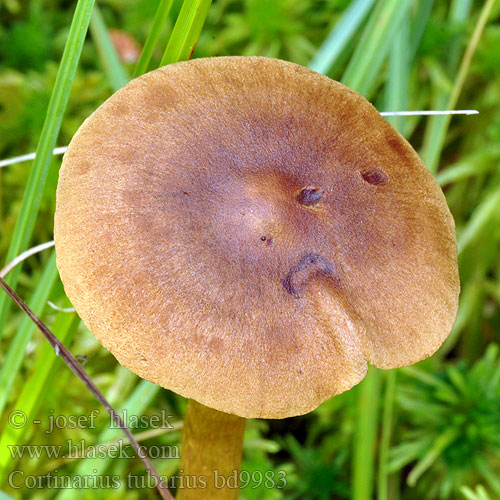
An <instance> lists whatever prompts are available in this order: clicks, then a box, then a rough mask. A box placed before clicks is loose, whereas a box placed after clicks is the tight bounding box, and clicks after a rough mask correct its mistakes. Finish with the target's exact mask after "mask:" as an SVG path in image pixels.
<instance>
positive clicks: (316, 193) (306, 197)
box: [297, 187, 325, 207]
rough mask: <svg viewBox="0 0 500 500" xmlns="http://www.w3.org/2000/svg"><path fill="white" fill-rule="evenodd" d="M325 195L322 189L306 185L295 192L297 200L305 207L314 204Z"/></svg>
mask: <svg viewBox="0 0 500 500" xmlns="http://www.w3.org/2000/svg"><path fill="white" fill-rule="evenodd" d="M324 197H325V195H324V193H323V191H321V189H319V188H314V187H306V188H304V189H301V190H300V191H299V192H298V194H297V201H298V202H299V203H300V204H301V205H304V206H306V207H309V206H311V205H316V204H317V203H319V202H320V201H321V200H322V199H323V198H324Z"/></svg>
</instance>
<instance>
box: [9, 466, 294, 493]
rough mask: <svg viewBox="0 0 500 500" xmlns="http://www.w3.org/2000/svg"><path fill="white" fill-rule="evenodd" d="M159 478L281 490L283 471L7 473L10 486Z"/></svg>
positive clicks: (144, 483)
mask: <svg viewBox="0 0 500 500" xmlns="http://www.w3.org/2000/svg"><path fill="white" fill-rule="evenodd" d="M180 472H181V473H182V471H180ZM159 481H161V482H162V484H163V485H164V486H166V487H167V488H172V489H173V488H176V489H177V490H179V489H205V488H207V487H209V486H211V487H215V488H217V489H220V488H230V489H236V488H240V489H243V488H252V489H256V488H259V487H264V488H267V489H283V488H285V487H286V485H287V479H286V472H285V471H284V470H278V471H271V470H268V471H264V472H262V471H258V470H257V471H253V472H249V471H246V470H242V471H238V470H234V471H233V472H232V473H231V474H229V475H223V474H221V473H220V472H219V471H218V470H215V471H214V473H213V476H210V477H209V476H205V475H199V476H189V475H186V476H183V475H173V476H169V477H167V476H160V477H159V479H158V478H156V477H154V476H153V475H152V474H151V473H150V471H149V470H148V471H146V473H145V474H144V475H140V476H138V475H134V474H132V473H128V474H127V475H126V476H125V477H124V478H122V477H120V476H117V475H100V474H97V469H93V474H86V475H79V474H75V475H62V474H58V470H57V469H56V470H54V471H53V472H48V473H47V474H43V475H39V476H35V475H29V474H25V473H24V471H22V470H15V471H12V472H11V473H10V474H9V478H8V482H9V485H10V487H11V488H14V489H21V488H26V489H80V490H84V489H118V488H120V487H122V485H125V486H126V487H127V488H129V489H145V488H156V487H157V486H158V483H159Z"/></svg>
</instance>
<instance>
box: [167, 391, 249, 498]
mask: <svg viewBox="0 0 500 500" xmlns="http://www.w3.org/2000/svg"><path fill="white" fill-rule="evenodd" d="M183 429H184V430H183V434H182V443H181V462H180V476H181V481H180V485H179V486H180V488H179V489H178V493H177V496H176V498H177V500H199V499H207V498H210V499H213V500H234V499H236V498H238V494H239V481H238V477H239V471H240V466H241V453H242V448H243V433H244V431H245V419H244V418H241V417H238V416H236V415H230V414H228V413H223V412H220V411H217V410H214V409H212V408H208V407H207V406H203V405H201V404H200V403H197V402H196V401H194V400H193V399H190V400H189V402H188V406H187V410H186V415H185V417H184V428H183Z"/></svg>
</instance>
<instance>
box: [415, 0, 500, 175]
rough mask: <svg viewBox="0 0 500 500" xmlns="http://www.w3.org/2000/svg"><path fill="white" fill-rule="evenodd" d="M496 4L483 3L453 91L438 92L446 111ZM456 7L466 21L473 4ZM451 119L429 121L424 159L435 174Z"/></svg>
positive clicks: (453, 102) (454, 99)
mask: <svg viewBox="0 0 500 500" xmlns="http://www.w3.org/2000/svg"><path fill="white" fill-rule="evenodd" d="M462 3H463V4H464V5H463V6H461V4H462ZM494 3H495V0H486V2H485V3H484V5H483V8H482V10H481V13H480V15H479V19H478V21H477V23H476V26H475V28H474V32H473V33H472V36H471V38H470V40H469V43H468V45H467V49H466V51H465V54H464V57H463V59H462V62H461V64H460V68H459V70H458V73H457V75H456V78H455V82H454V85H453V88H452V91H451V93H450V94H449V95H448V94H447V93H445V92H442V91H441V92H439V93H438V95H437V97H436V98H435V101H434V103H435V105H436V106H438V107H444V108H446V109H454V108H455V106H456V104H457V101H458V97H459V95H460V92H461V91H462V87H463V85H464V83H465V79H466V77H467V73H468V70H469V67H470V63H471V61H472V57H473V55H474V53H475V51H476V48H477V45H478V43H479V40H480V39H481V36H482V34H483V31H484V28H485V26H486V23H487V22H488V18H489V16H490V14H491V10H492V8H493V5H494ZM455 4H456V5H459V6H461V8H457V14H456V16H457V20H460V21H462V22H465V21H466V20H467V17H468V13H469V10H470V2H468V1H465V2H455ZM467 7H468V8H467ZM458 16H460V17H458ZM456 43H457V44H458V43H459V42H458V41H457V42H456ZM456 50H458V49H456V48H455V46H454V45H453V46H452V47H450V53H451V54H453V53H456V52H455V51H456ZM450 120H451V117H450V116H435V117H432V118H431V119H430V120H429V122H428V125H427V128H426V131H425V135H424V142H423V145H422V153H421V156H422V159H423V160H424V162H425V163H426V165H427V167H428V168H429V170H430V171H431V172H433V173H434V172H436V170H437V167H438V164H439V159H440V157H441V151H442V149H443V147H444V143H445V138H446V133H447V131H448V127H449V124H450Z"/></svg>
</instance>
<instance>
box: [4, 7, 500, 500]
mask: <svg viewBox="0 0 500 500" xmlns="http://www.w3.org/2000/svg"><path fill="white" fill-rule="evenodd" d="M168 3H169V2H165V1H163V2H161V4H160V2H159V0H102V1H99V2H98V5H99V9H100V10H99V12H98V13H96V12H94V16H93V17H92V20H91V22H90V31H89V33H88V35H87V36H86V37H85V40H84V44H83V48H82V51H81V57H80V60H79V62H78V55H79V50H78V47H77V43H76V42H75V44H74V46H73V53H72V55H71V58H70V59H68V60H67V61H66V63H63V64H62V65H61V68H62V69H61V73H60V77H59V83H56V75H57V72H58V68H59V66H60V62H61V57H62V54H63V50H64V47H65V44H66V41H67V39H68V35H69V37H70V39H71V36H72V35H71V34H70V25H71V22H72V19H73V15H74V12H75V6H76V2H74V1H64V0H45V1H36V0H29V1H28V0H25V1H21V0H3V1H0V159H2V158H8V157H12V156H16V155H21V154H24V153H27V152H31V151H35V150H36V149H37V147H38V151H39V152H41V153H43V154H40V155H39V159H37V162H38V163H37V162H29V163H16V164H13V165H9V166H5V167H2V168H0V235H1V240H0V256H1V260H2V265H3V262H4V261H10V260H11V258H12V256H15V255H17V254H18V253H19V252H20V251H22V250H25V249H26V248H28V247H31V246H33V245H36V244H39V243H42V242H45V241H48V240H51V239H52V231H53V222H52V219H53V213H54V208H55V189H56V184H57V175H58V168H59V166H60V157H54V158H52V159H50V160H49V158H51V157H50V155H49V151H50V150H51V149H52V147H53V145H54V144H55V143H56V141H57V145H59V146H62V145H66V144H68V142H69V141H70V139H71V137H72V135H73V134H74V133H75V131H76V130H77V128H78V127H79V125H80V124H81V123H82V121H83V120H84V119H85V118H86V117H87V116H88V115H89V114H90V113H91V112H92V111H93V110H94V109H95V108H96V107H97V106H99V104H101V103H102V102H103V101H104V100H105V99H106V98H107V97H109V96H110V95H111V93H112V92H113V91H114V90H116V89H117V88H119V87H120V86H122V85H123V84H124V83H125V82H126V81H127V80H128V79H129V78H130V77H131V76H132V75H134V74H139V73H141V72H142V71H143V70H145V69H153V68H155V67H158V66H159V65H160V63H161V61H162V60H163V61H173V60H177V59H182V58H186V57H188V56H189V54H190V52H191V49H190V47H191V46H190V45H189V43H186V44H185V45H184V46H182V47H181V45H180V43H181V42H180V41H179V40H181V38H182V34H183V32H182V30H179V31H178V32H177V33H175V30H174V29H173V28H174V24H175V22H176V19H177V17H178V15H179V13H182V11H181V8H182V5H183V3H182V1H180V0H175V1H174V2H173V5H172V7H171V9H170V10H169V9H167V7H169V6H168V5H167V4H168ZM80 4H81V5H83V4H86V5H87V7H89V6H90V7H91V4H92V2H91V1H86V2H85V1H84V0H81V2H80ZM185 4H186V5H187V7H186V5H185V8H189V7H192V8H194V7H195V6H196V4H199V5H198V6H201V7H202V9H201V10H199V11H197V12H198V13H197V14H196V16H195V21H196V22H197V23H198V24H199V29H201V25H202V24H203V21H204V20H205V15H204V11H203V7H205V8H206V7H208V6H210V7H209V9H208V14H207V16H206V21H205V25H204V27H203V30H202V32H201V36H200V37H199V40H198V43H197V45H196V48H195V50H194V54H193V57H205V56H219V55H265V56H271V57H279V58H282V59H286V60H290V61H293V62H296V63H299V64H302V65H306V66H310V67H311V68H313V69H315V70H317V71H320V72H323V73H325V74H327V75H329V76H330V77H332V78H334V79H337V80H341V81H343V82H344V83H345V84H346V85H348V86H350V87H352V88H354V89H356V90H358V91H359V92H361V93H362V94H363V95H365V97H367V98H368V99H369V100H371V101H372V102H373V103H374V104H375V105H376V106H377V108H378V109H379V110H380V111H384V110H415V109H422V110H427V109H435V110H436V109H449V108H453V107H455V108H457V109H477V110H479V111H480V114H479V115H474V116H457V117H453V118H452V119H449V118H441V117H438V118H428V117H408V118H392V119H391V121H392V123H393V124H394V125H395V126H396V127H397V128H398V129H399V130H400V132H401V133H403V134H404V135H405V136H406V137H407V138H408V140H409V141H410V142H411V144H412V145H413V146H414V148H415V149H416V150H417V151H418V152H419V153H420V155H421V156H422V158H423V159H424V161H425V162H426V164H427V165H428V167H429V169H430V170H431V172H432V173H433V174H434V175H435V176H436V178H437V180H438V182H439V183H440V184H441V186H442V187H443V190H444V192H445V194H446V197H447V199H448V203H449V205H450V208H451V211H452V213H453V215H454V217H455V221H456V226H457V236H458V242H459V265H460V274H461V281H462V294H461V299H460V310H459V315H458V318H457V322H456V324H455V327H454V329H453V331H452V333H451V335H450V337H449V339H448V340H447V342H446V343H445V345H444V346H443V348H442V349H441V350H440V351H439V352H438V353H437V354H436V355H435V356H433V357H432V358H431V359H429V360H426V361H424V362H422V363H420V364H418V365H416V366H413V367H409V368H402V369H398V370H393V371H390V372H382V371H380V370H375V369H371V370H370V373H369V375H368V377H367V379H366V380H365V381H364V382H363V383H362V384H360V385H359V386H357V387H355V388H354V389H352V390H351V391H349V392H347V393H345V394H343V395H341V396H338V397H335V398H333V399H331V400H330V401H327V402H325V403H324V404H323V405H321V406H320V407H319V408H318V409H317V410H316V411H314V412H312V413H310V414H308V415H305V416H301V417H297V418H293V419H285V420H281V421H260V420H251V421H249V422H248V425H247V431H246V435H245V444H244V460H243V467H242V468H243V470H245V471H248V472H249V474H250V477H251V478H252V479H251V480H250V482H249V486H248V487H246V488H244V489H243V490H242V492H241V498H242V499H257V498H258V499H266V500H267V499H269V500H271V499H295V498H297V499H298V498H301V499H306V500H307V499H321V500H323V499H325V500H326V499H333V498H339V499H351V498H352V499H354V500H369V499H374V498H376V499H378V500H386V499H395V500H397V499H404V500H411V499H429V500H434V499H436V500H437V499H468V500H474V499H476V500H487V499H491V500H493V499H500V358H499V353H498V347H497V343H498V342H499V341H500V310H499V305H500V274H499V271H500V257H499V242H500V1H494V0H487V1H485V2H481V1H472V0H453V1H448V0H442V1H437V0H436V1H434V0H353V1H349V0H324V1H313V0H243V1H235V0H214V1H213V2H212V3H211V5H210V2H209V1H205V2H203V1H200V2H195V1H187V2H185ZM159 6H160V8H163V9H165V10H164V13H165V20H164V22H161V23H159V24H158V25H157V26H158V27H159V29H158V30H156V28H155V26H154V18H155V14H156V12H157V9H158V7H159ZM193 12H194V11H193ZM85 15H86V14H85V13H83V14H82V15H81V18H79V19H80V20H79V21H78V22H79V23H80V24H79V25H78V26H79V28H80V33H79V34H78V33H77V32H76V28H75V33H76V34H75V37H76V38H75V40H76V39H78V37H79V39H80V40H82V41H83V39H84V36H85V28H86V24H85V23H86V22H85ZM77 18H78V16H75V19H77ZM87 18H88V15H87ZM75 22H76V21H75ZM196 22H195V25H196ZM193 30H194V31H193V33H194V34H193V33H192V34H191V38H192V39H193V40H194V39H196V38H197V32H196V26H195V27H194V28H193ZM198 31H199V30H198ZM173 32H174V34H173V35H172V33H173ZM151 33H154V36H153V38H155V37H156V38H155V43H154V47H152V48H153V51H152V56H151V59H150V60H149V61H145V60H142V61H141V65H142V70H141V69H140V68H139V69H137V61H138V58H139V55H140V53H141V49H142V47H143V46H144V44H145V41H146V39H147V38H148V35H150V34H151ZM169 40H170V41H171V42H169ZM167 46H169V47H170V48H169V49H167V52H168V53H167V55H166V56H164V55H163V54H164V49H165V47H167ZM179 47H180V48H179ZM177 48H179V50H178V51H177V52H176V50H177ZM181 49H182V50H181ZM186 51H187V52H186ZM68 57H69V56H68ZM77 62H78V65H76V63H77ZM142 63H144V64H142ZM72 64H73V67H74V71H73V70H71V65H72ZM73 73H74V78H73ZM58 85H59V86H58ZM54 88H55V90H54ZM53 92H54V95H55V96H56V97H53V102H52V104H51V106H52V107H51V108H50V109H51V110H52V114H51V113H49V114H48V115H47V109H48V107H49V100H50V98H51V95H53ZM66 97H67V99H66ZM66 100H67V105H66ZM59 119H60V120H61V121H60V124H59V121H58V120H59ZM51 120H52V121H51ZM44 123H45V129H44V132H42V128H43V127H44ZM59 125H60V130H59ZM40 138H41V139H40ZM44 155H45V156H44ZM30 172H31V177H30ZM23 196H24V201H23ZM16 224H17V226H16ZM51 252H52V250H47V251H45V252H42V253H40V254H38V255H36V256H33V257H31V258H29V259H28V260H27V261H26V262H25V263H24V264H23V266H22V269H21V268H20V267H19V268H17V270H16V271H15V272H14V273H12V274H11V275H9V276H10V279H11V282H12V283H13V284H14V283H15V285H16V287H15V288H16V289H17V290H18V292H19V293H20V295H22V296H23V297H24V298H25V299H26V300H28V299H29V301H30V304H31V306H32V307H33V309H34V310H35V311H36V312H37V313H38V314H39V315H40V316H41V317H42V318H43V320H44V321H45V322H46V324H48V325H49V326H50V327H51V328H52V329H53V331H54V332H55V333H56V334H58V336H60V337H61V339H62V340H64V341H65V343H66V345H68V346H70V348H71V350H72V352H73V353H75V354H79V355H80V358H81V359H82V362H83V363H85V368H86V370H87V371H88V373H89V374H90V375H91V376H92V378H93V379H94V381H95V382H96V383H97V384H98V385H99V387H100V388H101V390H102V391H103V392H104V393H105V394H106V396H107V397H108V398H109V399H110V400H111V401H112V403H113V404H115V405H116V406H117V407H119V408H127V409H128V411H129V412H130V414H134V415H142V414H144V415H148V416H153V415H161V412H162V411H164V412H166V414H168V415H173V416H174V418H173V420H172V422H174V423H175V429H174V430H168V429H159V430H155V429H148V427H147V426H145V425H143V426H141V427H140V428H139V429H134V430H135V432H139V433H140V439H141V443H142V444H144V445H145V446H172V447H173V448H172V449H173V450H175V446H176V445H178V444H179V442H180V435H181V434H180V429H181V426H182V416H183V413H184V409H185V404H186V402H185V400H184V399H183V398H181V397H179V396H177V395H175V394H173V393H171V392H169V391H166V390H163V389H159V388H158V387H156V386H154V385H152V384H149V383H148V382H145V381H141V380H140V379H138V378H137V377H136V376H135V375H133V374H131V373H130V372H128V371H127V370H126V369H125V368H123V367H121V366H120V365H118V364H117V362H116V361H115V359H114V358H113V357H112V356H111V355H110V354H109V353H108V352H107V351H105V350H104V349H103V348H102V347H101V346H100V344H99V343H98V342H97V341H96V340H95V339H94V337H93V336H92V335H91V334H90V332H89V331H88V330H87V329H86V328H85V327H84V326H83V325H82V324H81V323H80V322H79V320H78V318H77V317H76V315H75V314H71V313H65V312H57V311H55V310H54V309H52V308H51V307H49V306H48V305H47V302H48V301H49V300H50V301H52V302H54V303H55V304H57V305H58V306H61V307H68V306H69V305H70V304H69V303H68V302H67V299H66V298H65V297H64V293H63V290H62V285H61V283H60V282H59V280H58V277H57V273H56V271H55V265H54V259H53V255H52V253H51ZM1 295H2V297H1V298H0V331H1V335H0V341H1V349H0V411H1V418H0V488H1V489H2V490H3V491H4V492H5V493H1V492H0V499H3V498H16V499H18V498H19V499H20V498H32V499H49V498H57V499H58V500H61V499H73V498H75V499H82V498H84V499H86V498H89V499H90V498H96V499H100V498H103V499H104V498H106V499H108V498H120V499H138V498H156V497H157V494H156V492H155V490H153V489H137V488H125V486H124V485H122V487H120V488H118V489H112V488H109V489H106V488H100V489H95V488H94V489H92V488H91V489H66V490H61V491H58V490H56V489H53V488H49V487H45V488H29V487H24V488H20V489H16V488H14V487H13V483H12V477H13V476H12V475H11V474H12V472H13V471H15V470H21V471H23V472H24V474H25V475H26V476H28V475H31V476H46V475H47V474H48V473H53V474H60V475H65V476H70V477H77V476H85V475H90V476H92V477H95V476H97V475H101V476H103V477H104V476H106V477H112V476H118V477H120V478H125V477H126V475H127V474H133V475H137V476H139V477H141V476H143V475H144V474H145V473H144V470H143V466H142V464H141V463H140V461H138V460H137V459H115V460H111V459H109V458H107V459H90V458H87V459H76V460H75V459H64V458H56V457H50V456H47V455H48V454H47V453H46V452H42V453H41V456H40V457H29V456H24V457H23V458H18V459H14V458H13V456H12V451H11V449H9V445H12V444H34V445H45V444H48V445H54V444H55V445H63V447H64V446H67V444H68V441H69V440H71V441H72V442H73V443H79V442H80V440H81V439H83V440H84V441H85V443H86V445H87V446H92V445H95V444H97V443H111V442H112V441H113V440H115V439H118V438H120V433H119V432H117V431H111V430H109V429H107V424H108V422H109V420H108V417H107V415H106V414H105V412H104V410H103V409H100V410H101V411H100V413H99V417H98V418H97V420H96V426H97V428H96V429H89V428H69V426H64V428H61V429H56V430H54V432H50V433H48V432H45V429H46V426H45V427H44V425H38V426H37V425H34V424H29V425H26V426H24V427H22V428H17V429H16V428H14V427H13V426H12V425H11V424H10V423H9V420H8V418H9V415H11V412H12V411H23V412H24V413H25V414H26V415H27V416H28V421H32V420H33V419H35V418H38V419H40V420H41V422H42V424H43V423H45V424H47V423H48V421H49V420H48V418H49V416H50V415H75V414H76V415H88V414H90V412H91V411H92V410H93V409H94V408H99V407H98V404H97V402H96V401H95V399H94V398H93V397H92V395H91V394H90V393H88V392H87V391H86V390H85V389H84V388H83V386H82V385H81V383H80V382H79V381H78V380H77V379H76V378H75V376H74V375H73V374H72V373H70V372H69V370H67V369H66V367H64V366H62V365H61V364H60V360H59V359H58V358H56V357H55V356H54V354H53V352H52V350H51V348H50V346H48V345H47V344H46V341H45V340H44V339H43V338H42V336H41V335H40V334H39V333H38V332H35V331H34V328H33V327H32V326H31V325H30V323H29V321H27V320H26V319H25V318H24V316H23V315H22V314H21V313H19V312H18V311H17V310H16V311H14V310H13V309H12V308H10V306H9V305H8V302H6V300H5V298H4V297H3V295H4V294H3V292H2V294H1ZM2 301H3V302H2ZM153 462H154V464H155V466H156V467H157V469H158V471H159V472H160V474H162V475H171V474H176V470H177V467H178V460H177V459H176V458H175V457H173V458H168V459H164V460H160V459H155V458H154V457H153ZM282 471H283V472H282ZM266 472H267V473H268V476H267V477H268V478H271V481H270V482H268V483H265V481H260V479H259V478H260V477H261V476H260V475H259V474H264V473H266ZM252 474H253V476H252ZM283 474H284V475H285V476H286V485H285V487H284V488H278V487H276V486H277V485H278V484H279V485H280V486H281V485H282V483H281V481H279V478H281V477H282V475H283ZM9 475H10V476H9ZM9 477H10V478H11V481H10V483H11V484H9ZM273 481H274V483H275V484H274V483H273ZM20 482H22V481H21V479H20V476H16V479H15V480H14V483H15V484H19V483H20ZM258 483H261V484H258ZM15 484H14V485H15ZM41 484H42V486H43V485H45V486H50V485H48V484H47V482H46V481H45V482H43V481H42V483H41Z"/></svg>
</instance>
